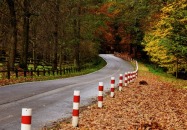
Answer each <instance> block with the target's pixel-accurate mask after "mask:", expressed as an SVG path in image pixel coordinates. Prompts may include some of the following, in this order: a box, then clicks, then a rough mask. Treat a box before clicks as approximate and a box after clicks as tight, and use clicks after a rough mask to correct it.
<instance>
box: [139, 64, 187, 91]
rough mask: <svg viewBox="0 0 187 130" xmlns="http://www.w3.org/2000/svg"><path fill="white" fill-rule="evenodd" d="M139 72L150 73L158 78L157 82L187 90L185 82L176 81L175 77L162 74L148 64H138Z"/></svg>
mask: <svg viewBox="0 0 187 130" xmlns="http://www.w3.org/2000/svg"><path fill="white" fill-rule="evenodd" d="M138 65H139V71H140V72H151V73H152V74H154V75H157V76H158V80H160V81H162V82H168V83H171V84H173V85H174V86H176V87H181V88H187V80H182V79H177V78H176V77H175V76H173V75H171V74H168V73H166V72H164V71H163V70H162V69H161V68H156V67H154V66H152V65H149V64H144V63H142V62H139V63H138Z"/></svg>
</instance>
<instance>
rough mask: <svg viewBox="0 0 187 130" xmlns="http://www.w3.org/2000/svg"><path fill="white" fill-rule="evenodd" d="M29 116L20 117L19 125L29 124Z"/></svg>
mask: <svg viewBox="0 0 187 130" xmlns="http://www.w3.org/2000/svg"><path fill="white" fill-rule="evenodd" d="M31 118H32V117H31V116H22V117H21V123H22V124H29V125H30V124H31Z"/></svg>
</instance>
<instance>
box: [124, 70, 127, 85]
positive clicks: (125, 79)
mask: <svg viewBox="0 0 187 130" xmlns="http://www.w3.org/2000/svg"><path fill="white" fill-rule="evenodd" d="M124 77H125V78H124V84H125V87H126V86H128V73H125V75H124Z"/></svg>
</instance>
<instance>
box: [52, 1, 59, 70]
mask: <svg viewBox="0 0 187 130" xmlns="http://www.w3.org/2000/svg"><path fill="white" fill-rule="evenodd" d="M59 12H60V0H56V3H55V21H54V23H55V32H54V46H53V69H54V70H56V69H57V64H58V59H57V54H58V53H57V52H58V35H59V34H58V26H59V24H58V21H59Z"/></svg>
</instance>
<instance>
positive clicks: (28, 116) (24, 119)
mask: <svg viewBox="0 0 187 130" xmlns="http://www.w3.org/2000/svg"><path fill="white" fill-rule="evenodd" d="M31 120H32V109H31V108H22V116H21V130H31Z"/></svg>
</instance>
